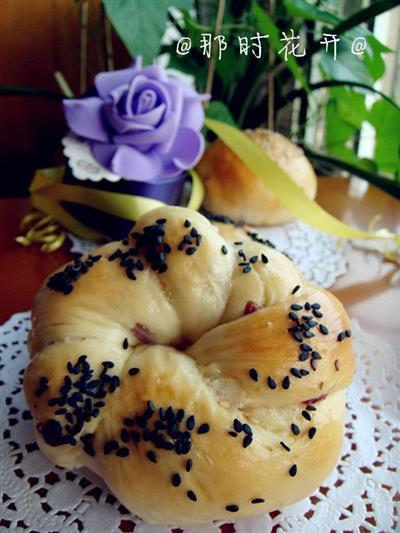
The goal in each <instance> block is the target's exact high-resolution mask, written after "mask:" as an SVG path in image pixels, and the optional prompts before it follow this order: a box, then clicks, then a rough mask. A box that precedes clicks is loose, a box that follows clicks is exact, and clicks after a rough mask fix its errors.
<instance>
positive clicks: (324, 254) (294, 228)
mask: <svg viewBox="0 0 400 533" xmlns="http://www.w3.org/2000/svg"><path fill="white" fill-rule="evenodd" d="M255 231H256V232H257V233H258V234H259V235H260V236H261V237H263V238H264V239H269V240H270V241H271V242H272V243H273V244H274V245H275V246H276V247H277V249H278V250H280V251H281V252H285V253H286V254H288V255H289V256H290V258H291V259H292V260H293V261H294V262H295V263H296V265H297V266H298V267H299V269H300V270H301V271H302V273H303V274H304V277H305V278H306V279H308V280H309V281H313V282H314V283H316V284H317V285H320V286H321V287H324V288H325V289H328V288H329V287H332V285H333V284H334V283H335V280H336V279H337V278H338V277H339V276H342V275H343V274H345V273H346V263H347V261H346V254H347V249H348V245H343V244H342V243H341V242H340V239H338V238H336V237H332V236H331V235H328V234H326V233H323V232H321V231H318V230H316V229H314V228H311V227H310V226H307V224H304V222H300V221H299V220H296V221H294V222H291V223H290V224H286V225H284V226H277V227H272V228H257V229H256V230H255ZM68 238H69V239H70V241H71V243H72V246H71V252H73V253H80V254H82V253H83V254H86V253H88V252H90V250H92V249H93V248H95V247H96V243H93V242H91V241H85V240H83V239H80V238H78V237H75V236H74V235H72V234H68Z"/></svg>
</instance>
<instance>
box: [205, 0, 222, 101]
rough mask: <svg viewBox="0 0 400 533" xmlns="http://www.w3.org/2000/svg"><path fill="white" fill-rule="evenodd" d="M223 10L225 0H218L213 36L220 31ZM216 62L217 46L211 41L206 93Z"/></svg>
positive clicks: (209, 91) (209, 88)
mask: <svg viewBox="0 0 400 533" xmlns="http://www.w3.org/2000/svg"><path fill="white" fill-rule="evenodd" d="M224 12H225V0H219V1H218V11H217V18H216V20H215V28H214V36H215V35H218V34H219V32H220V31H221V28H222V22H223V19H224ZM216 64H217V48H216V46H215V44H214V43H213V45H212V48H211V58H210V62H209V64H208V72H207V83H206V93H209V94H211V91H212V86H213V81H214V74H215V67H216ZM205 106H207V103H206V104H205Z"/></svg>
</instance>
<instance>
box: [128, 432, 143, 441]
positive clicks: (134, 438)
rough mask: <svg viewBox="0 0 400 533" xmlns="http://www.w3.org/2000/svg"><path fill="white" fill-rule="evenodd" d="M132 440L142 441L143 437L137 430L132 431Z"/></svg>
mask: <svg viewBox="0 0 400 533" xmlns="http://www.w3.org/2000/svg"><path fill="white" fill-rule="evenodd" d="M129 434H130V436H131V441H133V442H140V441H141V439H142V437H141V436H140V433H139V432H137V431H131V432H130V433H129Z"/></svg>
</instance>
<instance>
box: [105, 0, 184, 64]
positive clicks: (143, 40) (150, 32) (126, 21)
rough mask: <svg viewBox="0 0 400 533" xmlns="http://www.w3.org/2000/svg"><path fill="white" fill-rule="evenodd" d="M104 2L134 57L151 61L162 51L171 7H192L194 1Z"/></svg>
mask: <svg viewBox="0 0 400 533" xmlns="http://www.w3.org/2000/svg"><path fill="white" fill-rule="evenodd" d="M103 4H104V8H105V10H106V13H107V16H108V17H109V19H110V20H111V23H112V25H113V27H114V29H115V31H116V32H117V34H118V35H119V37H120V38H121V40H122V41H123V43H124V44H125V46H126V48H127V49H128V51H129V53H130V54H131V55H132V57H134V56H138V55H141V56H142V57H143V62H144V64H149V63H151V62H152V60H153V59H154V58H155V57H156V56H157V54H158V52H159V50H160V47H161V39H162V36H163V35H164V31H165V27H166V23H167V13H168V8H169V7H176V8H181V9H190V8H191V7H192V0H153V1H144V0H103Z"/></svg>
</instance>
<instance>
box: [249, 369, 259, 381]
mask: <svg viewBox="0 0 400 533" xmlns="http://www.w3.org/2000/svg"><path fill="white" fill-rule="evenodd" d="M249 376H250V377H251V379H252V380H253V381H258V372H257V370H256V369H255V368H250V370H249Z"/></svg>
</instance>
